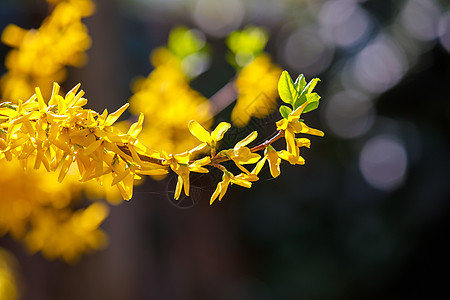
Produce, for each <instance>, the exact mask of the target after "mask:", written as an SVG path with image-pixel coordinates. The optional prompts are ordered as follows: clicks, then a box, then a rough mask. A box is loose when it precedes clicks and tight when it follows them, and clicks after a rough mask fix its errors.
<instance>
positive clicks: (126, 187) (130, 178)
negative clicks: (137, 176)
mask: <svg viewBox="0 0 450 300" xmlns="http://www.w3.org/2000/svg"><path fill="white" fill-rule="evenodd" d="M133 183H134V174H133V173H130V174H128V175H127V176H126V177H125V178H124V179H123V180H122V181H120V182H119V183H118V184H117V187H118V188H119V191H120V194H121V195H122V197H123V199H124V200H130V199H131V197H133Z"/></svg>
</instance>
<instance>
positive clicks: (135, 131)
mask: <svg viewBox="0 0 450 300" xmlns="http://www.w3.org/2000/svg"><path fill="white" fill-rule="evenodd" d="M143 123H144V114H143V113H140V114H139V119H138V121H137V122H136V123H133V124H132V125H131V126H130V129H129V130H128V133H127V134H128V135H130V136H131V137H133V138H135V139H136V138H137V136H138V135H139V133H141V131H142V124H143Z"/></svg>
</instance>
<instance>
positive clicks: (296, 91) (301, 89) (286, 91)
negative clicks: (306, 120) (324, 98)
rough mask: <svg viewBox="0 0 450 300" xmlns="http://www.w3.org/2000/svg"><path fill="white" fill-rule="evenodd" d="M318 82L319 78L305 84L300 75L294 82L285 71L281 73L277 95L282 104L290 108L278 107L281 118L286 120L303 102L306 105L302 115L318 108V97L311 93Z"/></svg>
mask: <svg viewBox="0 0 450 300" xmlns="http://www.w3.org/2000/svg"><path fill="white" fill-rule="evenodd" d="M319 81H320V79H319V78H313V79H311V81H310V82H308V83H306V79H305V76H304V75H303V74H300V75H299V76H298V77H297V79H296V80H295V82H294V81H293V80H292V78H291V75H289V73H288V72H287V71H283V73H282V74H281V77H280V81H278V93H279V94H280V98H281V100H283V102H285V103H287V104H290V105H291V106H292V108H290V107H289V106H286V105H282V106H281V107H280V113H281V115H282V116H283V118H285V119H287V118H288V115H289V114H290V113H292V111H294V110H296V109H297V108H299V107H300V106H301V105H302V104H304V103H305V102H307V103H308V104H307V105H306V107H305V109H304V110H303V113H307V112H310V111H312V110H315V109H316V108H317V107H318V106H319V100H320V96H319V95H318V94H317V93H313V90H314V88H315V87H316V85H317V83H318V82H319Z"/></svg>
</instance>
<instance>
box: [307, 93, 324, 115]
mask: <svg viewBox="0 0 450 300" xmlns="http://www.w3.org/2000/svg"><path fill="white" fill-rule="evenodd" d="M319 100H320V96H319V95H318V94H317V93H312V94H308V95H306V101H308V104H307V105H306V107H305V109H304V110H303V113H307V112H310V111H312V110H315V109H316V108H317V107H318V106H319Z"/></svg>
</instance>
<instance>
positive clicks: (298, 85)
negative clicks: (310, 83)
mask: <svg viewBox="0 0 450 300" xmlns="http://www.w3.org/2000/svg"><path fill="white" fill-rule="evenodd" d="M294 85H295V89H296V90H297V92H298V93H299V94H301V93H302V92H303V90H304V89H305V86H306V80H305V76H304V75H303V74H300V75H298V77H297V79H296V80H295V82H294Z"/></svg>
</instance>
